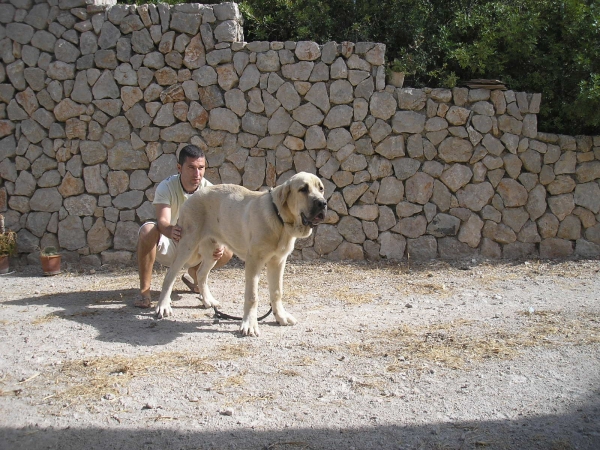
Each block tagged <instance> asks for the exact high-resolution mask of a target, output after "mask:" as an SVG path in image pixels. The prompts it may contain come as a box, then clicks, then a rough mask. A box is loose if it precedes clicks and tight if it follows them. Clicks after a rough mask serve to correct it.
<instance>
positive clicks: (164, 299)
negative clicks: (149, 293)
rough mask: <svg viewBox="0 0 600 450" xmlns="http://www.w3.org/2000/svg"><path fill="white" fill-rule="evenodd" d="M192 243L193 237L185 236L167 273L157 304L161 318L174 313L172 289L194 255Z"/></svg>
mask: <svg viewBox="0 0 600 450" xmlns="http://www.w3.org/2000/svg"><path fill="white" fill-rule="evenodd" d="M192 244H193V239H191V238H187V239H186V238H183V239H182V240H181V241H180V243H179V245H178V248H177V256H176V257H175V261H173V264H172V265H171V267H169V270H168V271H167V275H165V280H164V281H163V285H162V290H161V292H160V299H159V300H158V305H156V315H157V317H158V318H159V319H162V318H163V317H168V316H170V315H172V314H173V310H172V309H171V291H172V290H173V285H174V284H175V278H177V274H178V273H179V271H180V270H181V269H183V266H184V265H185V263H186V262H187V261H188V260H189V258H190V256H191V255H192V251H193V247H192Z"/></svg>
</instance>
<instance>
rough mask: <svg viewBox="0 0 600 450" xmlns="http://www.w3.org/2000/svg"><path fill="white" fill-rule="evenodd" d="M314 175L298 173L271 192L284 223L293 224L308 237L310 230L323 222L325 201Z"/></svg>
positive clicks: (321, 184) (317, 179) (319, 184)
mask: <svg viewBox="0 0 600 450" xmlns="http://www.w3.org/2000/svg"><path fill="white" fill-rule="evenodd" d="M324 191H325V189H324V187H323V183H322V182H321V180H319V178H318V177H317V176H316V175H313V174H310V173H306V172H300V173H297V174H296V175H294V176H293V177H292V178H290V179H289V180H288V181H286V182H285V183H284V184H282V185H281V186H279V187H277V188H275V189H274V191H273V201H274V202H275V205H276V206H277V209H278V210H279V213H280V214H281V217H282V218H283V220H284V222H293V224H294V228H295V229H297V230H298V231H299V233H300V236H298V237H307V236H310V233H311V230H312V228H314V227H316V226H317V225H318V224H319V223H321V222H323V220H325V213H326V212H327V201H326V200H325V197H324V195H323V194H324Z"/></svg>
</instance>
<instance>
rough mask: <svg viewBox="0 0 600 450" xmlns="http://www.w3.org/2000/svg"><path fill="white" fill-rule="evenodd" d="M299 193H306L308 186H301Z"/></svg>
mask: <svg viewBox="0 0 600 450" xmlns="http://www.w3.org/2000/svg"><path fill="white" fill-rule="evenodd" d="M300 192H308V186H302V187H301V188H300Z"/></svg>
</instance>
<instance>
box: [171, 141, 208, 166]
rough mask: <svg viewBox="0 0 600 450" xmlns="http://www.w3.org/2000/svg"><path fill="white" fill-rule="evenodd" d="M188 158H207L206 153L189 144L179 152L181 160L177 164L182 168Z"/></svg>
mask: <svg viewBox="0 0 600 450" xmlns="http://www.w3.org/2000/svg"><path fill="white" fill-rule="evenodd" d="M186 158H192V159H198V158H206V156H205V155H204V152H203V151H202V150H200V148H198V147H197V146H196V145H193V144H189V145H186V146H185V147H183V148H182V149H181V151H180V152H179V159H178V160H177V162H178V163H179V165H180V166H183V165H184V164H185V159H186Z"/></svg>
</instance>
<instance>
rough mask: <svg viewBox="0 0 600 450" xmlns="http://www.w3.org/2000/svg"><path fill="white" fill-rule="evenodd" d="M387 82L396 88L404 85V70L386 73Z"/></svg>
mask: <svg viewBox="0 0 600 450" xmlns="http://www.w3.org/2000/svg"><path fill="white" fill-rule="evenodd" d="M388 84H391V85H392V86H394V87H397V88H401V87H402V86H404V72H390V73H389V74H388Z"/></svg>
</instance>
